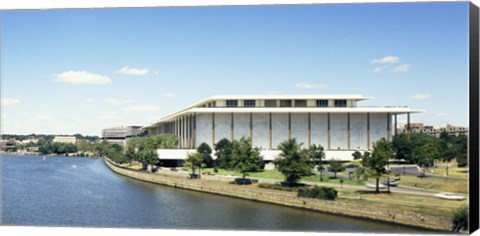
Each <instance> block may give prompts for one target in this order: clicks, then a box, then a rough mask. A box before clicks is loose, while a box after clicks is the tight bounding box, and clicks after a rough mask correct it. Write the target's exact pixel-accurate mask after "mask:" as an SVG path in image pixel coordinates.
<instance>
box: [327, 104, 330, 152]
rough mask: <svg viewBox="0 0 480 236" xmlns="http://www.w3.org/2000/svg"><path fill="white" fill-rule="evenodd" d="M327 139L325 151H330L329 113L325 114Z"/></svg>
mask: <svg viewBox="0 0 480 236" xmlns="http://www.w3.org/2000/svg"><path fill="white" fill-rule="evenodd" d="M327 138H328V143H327V150H330V112H329V113H327Z"/></svg>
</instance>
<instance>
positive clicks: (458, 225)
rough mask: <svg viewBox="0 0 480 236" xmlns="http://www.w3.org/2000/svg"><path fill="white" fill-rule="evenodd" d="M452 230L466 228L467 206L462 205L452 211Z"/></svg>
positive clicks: (457, 230) (456, 230)
mask: <svg viewBox="0 0 480 236" xmlns="http://www.w3.org/2000/svg"><path fill="white" fill-rule="evenodd" d="M452 224H453V230H452V231H453V232H459V231H460V230H467V229H468V207H467V206H466V205H465V206H462V207H460V208H458V209H457V210H455V212H453V216H452Z"/></svg>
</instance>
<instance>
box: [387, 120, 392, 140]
mask: <svg viewBox="0 0 480 236" xmlns="http://www.w3.org/2000/svg"><path fill="white" fill-rule="evenodd" d="M390 126H391V124H390V113H387V140H388V141H389V142H390Z"/></svg>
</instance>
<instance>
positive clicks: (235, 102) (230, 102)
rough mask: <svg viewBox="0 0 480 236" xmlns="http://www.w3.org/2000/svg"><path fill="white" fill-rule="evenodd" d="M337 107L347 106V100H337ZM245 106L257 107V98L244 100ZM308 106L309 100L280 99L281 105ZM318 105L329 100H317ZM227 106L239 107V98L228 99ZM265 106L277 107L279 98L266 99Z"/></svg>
mask: <svg viewBox="0 0 480 236" xmlns="http://www.w3.org/2000/svg"><path fill="white" fill-rule="evenodd" d="M334 105H335V107H347V100H335V101H334ZM243 106H244V107H255V106H256V101H255V100H243ZM293 106H294V107H307V100H293V103H292V100H280V107H293ZM316 106H317V107H328V100H325V99H321V100H316ZM227 107H238V100H227ZM265 107H277V100H265Z"/></svg>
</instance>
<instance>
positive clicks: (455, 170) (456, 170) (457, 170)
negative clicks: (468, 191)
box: [428, 167, 468, 180]
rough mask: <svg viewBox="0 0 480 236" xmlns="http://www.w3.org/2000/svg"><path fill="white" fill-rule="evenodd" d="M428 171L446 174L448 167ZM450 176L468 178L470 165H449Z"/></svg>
mask: <svg viewBox="0 0 480 236" xmlns="http://www.w3.org/2000/svg"><path fill="white" fill-rule="evenodd" d="M428 173H430V174H435V175H441V176H444V175H445V173H446V169H445V168H444V167H440V168H432V169H430V170H429V171H428ZM448 176H449V177H455V178H464V179H465V180H467V179H468V167H449V168H448Z"/></svg>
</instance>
